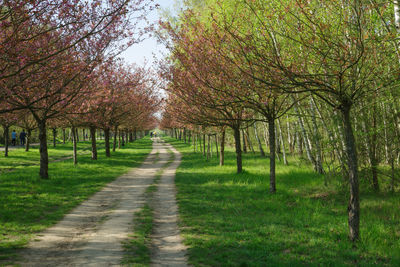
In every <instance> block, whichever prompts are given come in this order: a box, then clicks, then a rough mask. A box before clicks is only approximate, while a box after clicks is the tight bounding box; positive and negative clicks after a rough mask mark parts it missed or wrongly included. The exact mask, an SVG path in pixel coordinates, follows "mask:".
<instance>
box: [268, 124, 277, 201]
mask: <svg viewBox="0 0 400 267" xmlns="http://www.w3.org/2000/svg"><path fill="white" fill-rule="evenodd" d="M268 136H269V191H270V192H271V193H275V192H276V176H275V151H276V148H275V119H274V118H268Z"/></svg>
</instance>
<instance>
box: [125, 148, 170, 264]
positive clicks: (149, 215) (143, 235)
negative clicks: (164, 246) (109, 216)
mask: <svg viewBox="0 0 400 267" xmlns="http://www.w3.org/2000/svg"><path fill="white" fill-rule="evenodd" d="M168 153H169V154H170V156H169V160H168V161H167V163H166V165H164V166H163V167H162V168H161V169H160V170H158V171H157V173H156V175H155V177H154V181H153V183H152V184H151V185H150V186H149V187H147V189H146V191H145V199H146V203H145V204H144V206H143V208H142V209H140V210H139V211H138V212H136V213H135V216H134V220H133V225H134V227H133V233H132V234H131V235H129V237H128V239H127V240H126V241H125V242H124V243H123V246H124V249H125V255H124V258H123V260H122V262H121V263H122V265H124V266H136V267H142V266H149V265H150V263H151V235H152V233H153V228H154V207H153V206H154V193H155V192H156V191H157V185H158V183H159V182H160V179H161V176H162V174H163V172H164V170H165V169H166V168H167V167H168V166H169V165H170V164H171V163H172V162H174V155H173V154H174V153H173V152H172V151H171V150H168ZM158 156H159V155H158V154H157V159H159V157H158Z"/></svg>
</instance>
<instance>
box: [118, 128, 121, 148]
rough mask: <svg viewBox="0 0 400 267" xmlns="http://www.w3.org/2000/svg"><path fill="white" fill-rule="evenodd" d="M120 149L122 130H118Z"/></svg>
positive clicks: (119, 145) (119, 146)
mask: <svg viewBox="0 0 400 267" xmlns="http://www.w3.org/2000/svg"><path fill="white" fill-rule="evenodd" d="M118 149H121V130H119V131H118Z"/></svg>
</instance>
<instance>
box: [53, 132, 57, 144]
mask: <svg viewBox="0 0 400 267" xmlns="http://www.w3.org/2000/svg"><path fill="white" fill-rule="evenodd" d="M52 130H53V147H56V143H57V128H53V129H52Z"/></svg>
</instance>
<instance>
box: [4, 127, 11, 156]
mask: <svg viewBox="0 0 400 267" xmlns="http://www.w3.org/2000/svg"><path fill="white" fill-rule="evenodd" d="M3 128H4V133H3V134H4V157H8V146H9V142H10V141H9V135H10V127H9V126H3Z"/></svg>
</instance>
